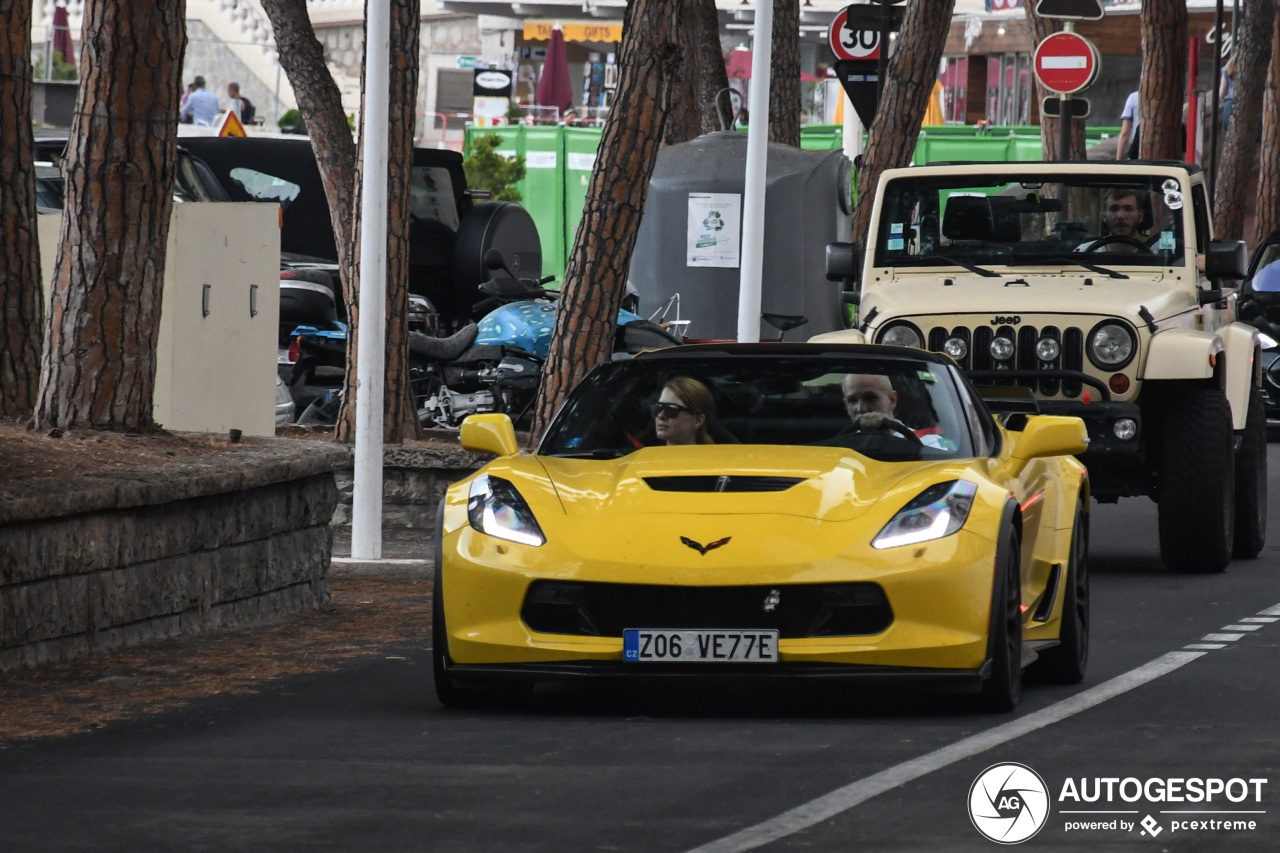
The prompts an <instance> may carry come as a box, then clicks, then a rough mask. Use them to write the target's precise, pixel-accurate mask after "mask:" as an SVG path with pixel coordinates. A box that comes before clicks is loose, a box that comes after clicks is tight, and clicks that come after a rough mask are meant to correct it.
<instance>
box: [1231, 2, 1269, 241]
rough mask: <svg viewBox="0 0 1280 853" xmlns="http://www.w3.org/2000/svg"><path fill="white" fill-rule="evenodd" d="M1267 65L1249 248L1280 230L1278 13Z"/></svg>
mask: <svg viewBox="0 0 1280 853" xmlns="http://www.w3.org/2000/svg"><path fill="white" fill-rule="evenodd" d="M1270 65H1271V68H1270V70H1269V71H1268V72H1267V88H1266V93H1265V94H1264V95H1263V99H1262V151H1261V154H1262V156H1261V161H1260V162H1259V164H1258V218H1257V221H1255V222H1254V228H1253V242H1252V244H1251V245H1254V246H1257V245H1258V244H1259V243H1261V242H1262V241H1263V240H1265V239H1266V238H1267V235H1269V234H1270V233H1271V232H1272V231H1275V230H1277V229H1280V11H1277V14H1276V24H1275V28H1274V31H1273V32H1272V34H1271V63H1270ZM1237 67H1238V66H1237ZM1232 109H1233V110H1234V109H1235V107H1232Z"/></svg>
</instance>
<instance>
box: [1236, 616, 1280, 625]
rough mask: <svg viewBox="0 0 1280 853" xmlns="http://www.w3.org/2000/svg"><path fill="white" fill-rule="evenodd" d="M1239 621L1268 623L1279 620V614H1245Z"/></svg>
mask: <svg viewBox="0 0 1280 853" xmlns="http://www.w3.org/2000/svg"><path fill="white" fill-rule="evenodd" d="M1240 621H1241V622H1262V623H1263V624H1268V625H1269V624H1270V623H1272V622H1280V616H1246V617H1244V618H1243V619H1241V620H1240Z"/></svg>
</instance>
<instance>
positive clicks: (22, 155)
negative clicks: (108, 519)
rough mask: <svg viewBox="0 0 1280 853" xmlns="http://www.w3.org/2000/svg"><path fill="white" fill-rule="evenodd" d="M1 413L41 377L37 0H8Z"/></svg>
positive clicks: (0, 230)
mask: <svg viewBox="0 0 1280 853" xmlns="http://www.w3.org/2000/svg"><path fill="white" fill-rule="evenodd" d="M0 20H5V21H8V22H9V23H8V24H6V25H5V28H4V32H3V33H0V151H4V152H6V153H5V156H3V157H0V418H13V417H26V416H28V415H30V414H31V410H32V409H33V408H34V407H35V403H36V392H37V390H38V389H39V383H40V345H41V337H42V330H43V326H44V324H43V322H42V314H43V303H44V297H43V294H42V293H41V290H40V241H39V239H38V238H37V234H36V167H35V142H34V140H33V138H32V133H31V0H0Z"/></svg>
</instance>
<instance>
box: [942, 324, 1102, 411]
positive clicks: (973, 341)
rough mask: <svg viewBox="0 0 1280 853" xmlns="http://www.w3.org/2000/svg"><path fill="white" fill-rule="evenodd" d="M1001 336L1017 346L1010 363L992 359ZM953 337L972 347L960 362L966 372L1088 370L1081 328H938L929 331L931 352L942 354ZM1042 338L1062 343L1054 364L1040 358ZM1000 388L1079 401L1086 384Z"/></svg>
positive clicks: (1044, 382)
mask: <svg viewBox="0 0 1280 853" xmlns="http://www.w3.org/2000/svg"><path fill="white" fill-rule="evenodd" d="M997 335H999V336H1001V337H1005V338H1008V339H1009V340H1011V341H1013V343H1014V354H1013V357H1012V358H1010V359H1009V360H1008V361H1003V362H997V361H996V360H995V359H993V358H992V357H991V341H992V340H993V339H994V338H995V337H996V336H997ZM951 337H956V338H959V339H961V340H962V341H964V342H965V344H966V345H967V347H968V354H967V355H965V357H964V358H962V359H960V360H959V363H960V367H962V368H963V369H965V370H1001V369H1006V370H1013V369H1017V370H1084V332H1082V331H1081V330H1080V329H1077V328H1069V329H1059V328H1058V327H1057V326H1045V327H1044V328H1043V329H1036V328H1035V327H1034V326H1019V327H1018V328H1017V329H1014V327H1012V326H1001V327H1000V328H998V329H995V330H993V329H992V328H991V326H989V325H983V326H978V327H976V328H974V329H972V330H970V329H969V328H968V327H966V326H957V327H955V328H954V329H947V328H946V327H944V326H934V327H933V328H932V329H930V330H929V350H930V351H931V352H942V351H943V349H942V344H943V343H944V342H945V341H946V340H947V339H948V338H951ZM1041 338H1052V339H1053V340H1055V341H1057V342H1058V344H1059V353H1058V357H1057V358H1056V359H1054V360H1053V361H1041V360H1040V359H1039V358H1037V357H1036V342H1037V341H1039V340H1040V339H1041ZM1000 384H1002V385H1022V386H1025V387H1027V388H1030V389H1032V390H1033V391H1034V390H1038V391H1039V392H1040V393H1041V394H1043V395H1044V396H1046V397H1053V396H1056V395H1057V394H1058V393H1059V392H1061V393H1062V395H1063V396H1064V397H1078V396H1080V392H1081V391H1082V390H1083V386H1082V384H1081V383H1080V382H1079V380H1075V379H1067V380H1058V379H1049V378H1045V379H1038V380H1036V379H1019V380H1016V381H1015V380H1013V379H1010V380H1007V381H1005V382H1001V383H1000Z"/></svg>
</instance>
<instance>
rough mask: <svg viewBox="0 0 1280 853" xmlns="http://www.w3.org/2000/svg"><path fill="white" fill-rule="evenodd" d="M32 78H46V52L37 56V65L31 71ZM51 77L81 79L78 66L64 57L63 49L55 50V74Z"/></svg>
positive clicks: (54, 78)
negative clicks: (77, 69)
mask: <svg viewBox="0 0 1280 853" xmlns="http://www.w3.org/2000/svg"><path fill="white" fill-rule="evenodd" d="M31 79H32V80H43V79H45V74H44V54H43V53H40V54H38V55H37V56H36V61H35V65H34V66H33V70H32V73H31ZM50 79H53V80H79V79H80V72H78V71H76V67H75V66H74V65H72V64H70V63H69V62H67V61H66V60H65V59H63V57H62V51H60V50H55V51H54V52H53V74H52V76H51V78H50Z"/></svg>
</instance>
